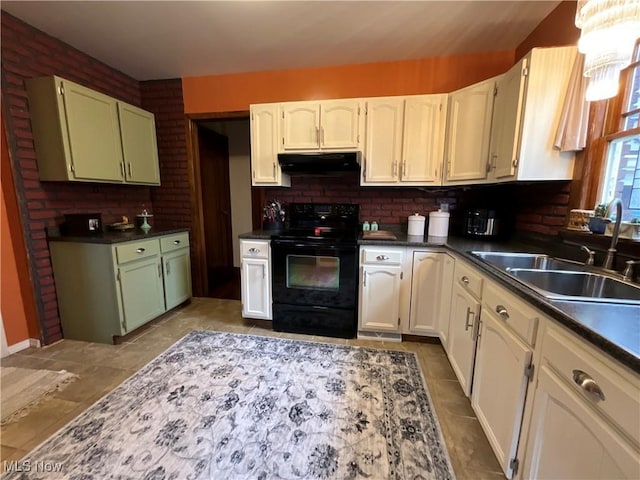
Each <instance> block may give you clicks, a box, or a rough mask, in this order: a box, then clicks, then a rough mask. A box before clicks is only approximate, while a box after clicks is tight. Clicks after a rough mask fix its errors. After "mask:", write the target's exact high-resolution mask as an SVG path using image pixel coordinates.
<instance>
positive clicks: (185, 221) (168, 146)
mask: <svg viewBox="0 0 640 480" xmlns="http://www.w3.org/2000/svg"><path fill="white" fill-rule="evenodd" d="M140 92H141V96H142V108H144V109H145V110H149V111H150V112H152V113H153V114H154V115H155V117H156V132H157V136H158V157H159V160H160V181H161V182H162V186H161V187H160V188H154V189H152V192H151V198H152V199H153V208H154V211H155V212H156V213H157V214H158V216H157V217H156V218H155V219H154V221H155V226H156V227H158V228H182V227H186V228H190V227H191V220H192V219H191V202H190V189H189V175H188V171H187V138H186V130H185V117H184V103H183V101H182V80H180V79H178V80H156V81H148V82H141V83H140Z"/></svg>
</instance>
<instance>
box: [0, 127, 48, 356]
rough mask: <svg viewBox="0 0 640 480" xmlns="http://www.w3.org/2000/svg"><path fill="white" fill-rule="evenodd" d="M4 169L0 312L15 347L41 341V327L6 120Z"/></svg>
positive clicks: (0, 211) (0, 184)
mask: <svg viewBox="0 0 640 480" xmlns="http://www.w3.org/2000/svg"><path fill="white" fill-rule="evenodd" d="M0 137H2V145H1V152H2V170H1V172H0V178H1V179H2V181H1V182H0V197H1V208H0V217H1V218H0V255H1V256H0V268H1V271H0V292H1V293H0V310H2V322H3V324H4V330H5V333H6V336H7V344H8V345H14V344H16V343H18V342H21V341H23V340H26V339H28V338H40V334H39V329H38V326H37V318H36V311H35V305H34V301H33V287H32V285H31V280H30V277H29V267H28V264H27V252H26V250H25V245H24V238H23V236H22V228H21V222H20V216H19V214H18V205H17V203H16V197H15V191H14V187H13V177H12V173H11V165H10V160H9V152H8V149H7V139H6V132H5V127H4V119H3V121H2V133H1V134H0Z"/></svg>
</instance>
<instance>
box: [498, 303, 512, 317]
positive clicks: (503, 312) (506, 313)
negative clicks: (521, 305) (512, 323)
mask: <svg viewBox="0 0 640 480" xmlns="http://www.w3.org/2000/svg"><path fill="white" fill-rule="evenodd" d="M496 313H497V314H498V315H500V316H501V317H502V318H503V320H508V319H509V311H508V310H507V308H506V307H505V306H504V305H496Z"/></svg>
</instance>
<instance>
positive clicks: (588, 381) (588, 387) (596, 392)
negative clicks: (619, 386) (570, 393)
mask: <svg viewBox="0 0 640 480" xmlns="http://www.w3.org/2000/svg"><path fill="white" fill-rule="evenodd" d="M573 381H574V382H575V383H576V385H578V386H579V387H580V388H581V389H582V390H584V391H585V392H587V393H588V394H589V395H591V396H593V397H595V398H596V399H598V400H601V401H603V402H604V392H603V391H602V389H601V388H600V385H598V384H597V383H596V381H595V380H594V379H593V378H591V375H589V374H588V373H586V372H583V371H582V370H574V371H573Z"/></svg>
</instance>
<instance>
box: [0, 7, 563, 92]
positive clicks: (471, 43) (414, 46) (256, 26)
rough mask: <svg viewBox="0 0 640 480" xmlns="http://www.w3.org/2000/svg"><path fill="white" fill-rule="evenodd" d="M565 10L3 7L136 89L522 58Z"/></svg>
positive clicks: (535, 8)
mask: <svg viewBox="0 0 640 480" xmlns="http://www.w3.org/2000/svg"><path fill="white" fill-rule="evenodd" d="M559 3H560V2H559V1H525V0H515V1H506V0H501V1H483V0H473V1H452V0H450V1H401V0H395V1H241V0H236V1H118V2H112V1H70V2H68V1H2V9H3V10H6V11H7V12H9V13H11V14H12V15H14V16H16V17H18V18H20V19H22V20H24V21H25V22H27V23H29V24H31V25H33V26H34V27H36V28H38V29H40V30H42V31H44V32H46V33H48V34H50V35H52V36H54V37H56V38H59V39H60V40H62V41H64V42H66V43H68V44H70V45H72V46H74V47H76V48H77V49H79V50H81V51H83V52H85V53H87V54H89V55H91V56H92V57H94V58H97V59H99V60H101V61H103V62H104V63H106V64H107V65H110V66H112V67H114V68H116V69H118V70H120V71H122V72H124V73H126V74H128V75H130V76H132V77H133V78H135V79H137V80H151V79H163V78H177V77H189V76H201V75H216V74H225V73H236V72H250V71H263V70H282V69H291V68H307V67H320V66H329V65H347V64H359V63H371V62H383V61H391V60H408V59H415V58H427V57H436V56H437V57H440V56H449V55H459V54H466V53H477V52H486V51H499V50H508V49H514V48H516V47H517V46H518V45H519V44H520V43H521V42H522V41H523V40H524V39H525V38H526V37H527V36H528V35H529V33H531V31H532V30H533V29H534V28H535V27H536V26H537V25H538V24H539V23H540V22H541V21H542V19H544V18H545V17H546V16H547V15H548V14H549V13H550V12H551V11H552V10H553V9H554V8H555V7H556V6H557V5H558V4H559Z"/></svg>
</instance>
